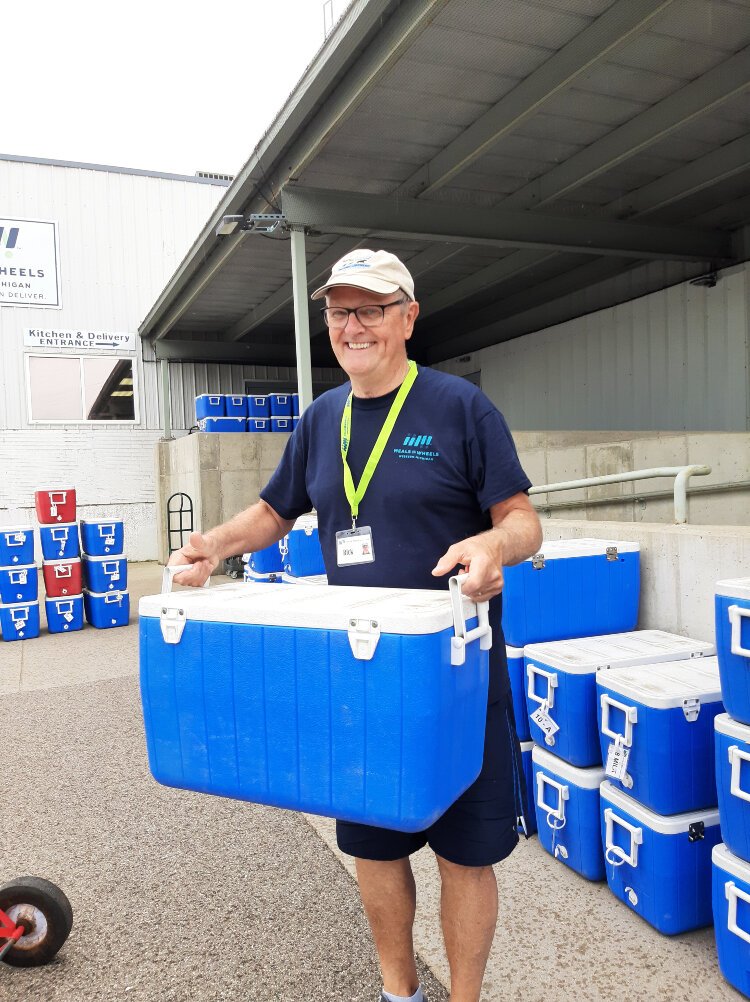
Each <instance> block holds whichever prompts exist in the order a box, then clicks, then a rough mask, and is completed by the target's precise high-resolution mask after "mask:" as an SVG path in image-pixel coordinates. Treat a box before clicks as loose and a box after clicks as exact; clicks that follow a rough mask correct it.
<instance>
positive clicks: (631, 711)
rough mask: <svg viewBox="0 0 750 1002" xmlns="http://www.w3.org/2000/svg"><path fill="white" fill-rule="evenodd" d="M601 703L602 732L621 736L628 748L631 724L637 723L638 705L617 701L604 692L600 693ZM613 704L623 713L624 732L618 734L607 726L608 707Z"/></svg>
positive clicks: (611, 735) (630, 743) (631, 735)
mask: <svg viewBox="0 0 750 1002" xmlns="http://www.w3.org/2000/svg"><path fill="white" fill-rule="evenodd" d="M601 703H602V734H603V735H604V736H605V737H608V738H614V740H615V741H616V740H617V738H622V740H623V742H624V744H625V745H626V746H627V747H628V748H630V747H631V746H632V744H633V724H637V723H638V707H637V706H627V705H626V704H625V703H618V702H617V700H616V699H612V697H611V696H608V695H607V693H606V692H603V693H602V698H601ZM610 706H614V707H615V708H616V709H618V710H622V712H623V713H624V714H625V733H624V734H618V733H617V731H612V730H610V727H609V708H610Z"/></svg>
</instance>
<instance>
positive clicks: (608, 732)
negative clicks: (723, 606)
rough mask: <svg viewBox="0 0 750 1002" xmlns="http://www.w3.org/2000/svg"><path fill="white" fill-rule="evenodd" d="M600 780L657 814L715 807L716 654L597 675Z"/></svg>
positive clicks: (718, 704)
mask: <svg viewBox="0 0 750 1002" xmlns="http://www.w3.org/2000/svg"><path fill="white" fill-rule="evenodd" d="M596 688H597V692H598V695H599V727H600V734H601V750H602V761H603V762H604V763H605V770H606V773H607V778H608V779H609V780H610V782H611V783H612V784H613V785H614V786H617V787H619V788H620V789H626V790H627V791H628V793H630V795H631V796H633V797H635V799H636V800H638V801H639V802H640V803H642V804H643V805H644V806H645V807H648V808H650V810H652V811H655V812H656V813H657V814H683V813H685V812H686V811H698V810H702V809H704V808H711V807H715V806H716V774H715V769H714V717H715V716H716V715H717V713H721V712H722V711H723V709H724V706H723V704H722V702H721V691H720V686H719V663H718V660H717V659H716V658H715V657H711V658H696V659H694V660H692V661H670V662H668V663H666V664H656V665H654V664H650V665H642V666H638V667H634V668H612V669H611V670H609V671H607V670H604V671H599V672H597V675H596Z"/></svg>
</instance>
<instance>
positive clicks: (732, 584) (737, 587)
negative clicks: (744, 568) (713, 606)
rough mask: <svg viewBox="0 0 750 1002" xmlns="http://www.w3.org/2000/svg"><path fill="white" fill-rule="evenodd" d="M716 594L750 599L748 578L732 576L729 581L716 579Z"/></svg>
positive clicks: (749, 581) (749, 579) (749, 580)
mask: <svg viewBox="0 0 750 1002" xmlns="http://www.w3.org/2000/svg"><path fill="white" fill-rule="evenodd" d="M716 594H717V595H724V596H726V597H728V598H743V599H750V578H733V579H732V580H731V581H729V580H728V581H717V582H716Z"/></svg>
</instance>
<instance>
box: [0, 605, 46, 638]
mask: <svg viewBox="0 0 750 1002" xmlns="http://www.w3.org/2000/svg"><path fill="white" fill-rule="evenodd" d="M0 629H2V633H3V640H31V639H32V638H33V637H38V636H39V602H12V603H8V604H7V605H5V604H0Z"/></svg>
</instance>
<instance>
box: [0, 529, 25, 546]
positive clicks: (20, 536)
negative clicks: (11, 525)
mask: <svg viewBox="0 0 750 1002" xmlns="http://www.w3.org/2000/svg"><path fill="white" fill-rule="evenodd" d="M3 535H4V536H5V545H6V546H22V545H23V544H24V543H25V542H26V533H25V532H4V533H3Z"/></svg>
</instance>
